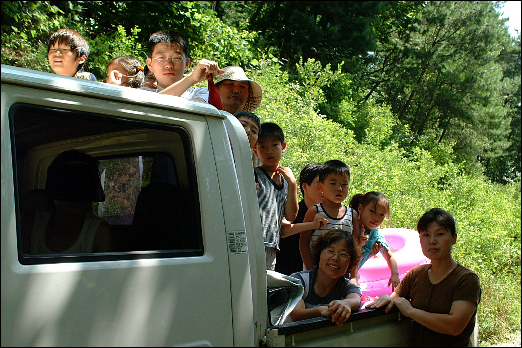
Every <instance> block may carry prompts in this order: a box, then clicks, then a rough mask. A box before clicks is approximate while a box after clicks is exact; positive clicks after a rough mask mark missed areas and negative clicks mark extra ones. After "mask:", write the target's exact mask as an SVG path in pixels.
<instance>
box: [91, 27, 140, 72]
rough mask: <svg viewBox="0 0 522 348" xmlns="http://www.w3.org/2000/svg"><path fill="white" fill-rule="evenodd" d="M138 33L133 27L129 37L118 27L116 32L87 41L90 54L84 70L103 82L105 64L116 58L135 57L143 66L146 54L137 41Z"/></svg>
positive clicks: (123, 29) (137, 29)
mask: <svg viewBox="0 0 522 348" xmlns="http://www.w3.org/2000/svg"><path fill="white" fill-rule="evenodd" d="M139 32H140V29H139V28H138V27H134V28H132V29H131V33H130V35H127V33H126V31H125V28H123V27H122V26H121V25H119V26H118V27H117V30H116V32H113V33H109V34H108V35H99V36H97V37H96V38H95V39H94V40H89V46H90V48H91V54H90V55H89V58H88V59H87V63H86V68H85V69H84V70H86V71H90V72H92V73H93V74H94V75H96V78H97V79H98V80H100V81H105V76H106V74H107V70H106V69H107V64H108V63H109V62H110V61H111V60H112V59H114V58H116V57H119V56H132V57H136V58H138V59H139V60H140V61H141V62H142V65H143V66H145V65H146V58H147V54H146V52H145V50H144V48H143V47H142V45H141V44H140V43H139V42H138V40H137V36H138V33H139Z"/></svg>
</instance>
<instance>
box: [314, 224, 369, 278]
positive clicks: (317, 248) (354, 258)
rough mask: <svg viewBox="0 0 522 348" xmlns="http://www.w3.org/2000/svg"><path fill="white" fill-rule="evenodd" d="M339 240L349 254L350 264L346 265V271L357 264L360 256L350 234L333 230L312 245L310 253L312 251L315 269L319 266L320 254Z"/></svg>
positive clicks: (325, 233)
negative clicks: (344, 243)
mask: <svg viewBox="0 0 522 348" xmlns="http://www.w3.org/2000/svg"><path fill="white" fill-rule="evenodd" d="M340 240H345V241H346V244H347V247H348V253H349V254H350V263H349V264H348V271H349V270H351V269H352V268H353V267H355V265H357V264H358V263H359V259H360V254H359V251H358V248H357V246H356V243H355V240H354V239H353V236H352V234H351V233H348V232H346V231H343V230H340V229H337V228H334V229H331V230H328V231H325V232H323V233H322V234H321V235H320V236H319V237H317V239H316V240H315V241H314V242H313V243H312V246H311V248H310V249H311V251H312V262H313V264H314V266H315V267H318V266H319V260H320V259H321V252H322V251H323V250H324V249H326V248H328V247H329V246H331V245H332V244H335V243H337V242H338V241H340Z"/></svg>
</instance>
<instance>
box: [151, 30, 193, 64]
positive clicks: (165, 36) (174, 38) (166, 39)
mask: <svg viewBox="0 0 522 348" xmlns="http://www.w3.org/2000/svg"><path fill="white" fill-rule="evenodd" d="M159 43H166V44H178V45H180V46H181V49H182V50H183V53H185V58H188V57H189V43H188V40H187V39H186V38H185V37H184V36H183V35H181V34H180V33H178V32H176V31H171V30H160V31H157V32H155V33H154V34H152V35H151V36H150V38H149V44H148V50H149V57H152V52H154V47H155V46H156V44H159Z"/></svg>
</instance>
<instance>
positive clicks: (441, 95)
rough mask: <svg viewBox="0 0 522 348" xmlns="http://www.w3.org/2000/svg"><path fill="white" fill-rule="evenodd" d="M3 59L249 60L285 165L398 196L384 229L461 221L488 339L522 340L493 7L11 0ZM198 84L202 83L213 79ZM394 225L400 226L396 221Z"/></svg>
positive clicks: (515, 170) (508, 132)
mask: <svg viewBox="0 0 522 348" xmlns="http://www.w3.org/2000/svg"><path fill="white" fill-rule="evenodd" d="M1 6H2V34H1V35H2V56H1V61H2V64H8V65H13V66H20V67H25V68H30V69H35V70H40V71H47V72H52V71H51V70H50V68H49V65H48V62H47V40H48V38H49V37H50V35H51V34H52V33H53V32H54V31H56V30H58V29H60V28H71V29H75V30H77V31H78V32H80V33H81V34H82V35H83V36H84V37H85V38H86V39H87V41H88V42H89V45H90V49H91V53H90V56H89V57H88V59H87V63H86V64H85V70H86V71H90V72H92V73H94V74H95V75H96V77H97V79H98V80H99V81H104V80H105V73H106V65H107V63H108V62H109V61H110V60H111V59H112V58H114V57H117V56H121V55H132V56H135V57H137V58H139V59H140V60H141V61H142V62H145V58H146V56H147V53H146V52H147V41H148V38H149V36H150V34H152V33H153V32H155V31H158V30H162V29H170V30H175V31H178V32H180V33H182V34H183V35H185V36H186V37H187V38H188V40H189V42H190V46H191V51H190V58H191V59H192V62H193V64H195V63H197V62H198V61H199V60H200V59H202V58H207V59H211V60H215V61H217V62H218V63H219V65H220V67H224V66H228V65H239V66H241V67H243V68H244V69H245V71H246V72H247V75H248V76H249V77H251V78H253V79H255V80H256V81H257V82H258V83H259V84H260V85H261V87H262V88H263V101H262V103H261V106H260V108H259V109H258V110H256V114H258V116H259V117H260V118H261V120H262V121H271V122H276V123H278V124H279V125H280V126H281V127H282V128H283V130H284V131H285V136H286V137H287V141H288V151H287V153H286V154H285V156H284V157H283V165H286V166H289V167H291V168H292V170H293V172H294V174H295V175H296V176H297V175H298V173H299V171H300V170H301V168H303V167H304V165H305V164H307V163H309V162H322V161H325V160H329V159H341V160H343V161H345V162H346V163H347V164H348V165H349V166H350V168H351V170H352V173H353V174H352V176H353V177H352V182H351V188H350V196H351V195H352V194H355V193H358V192H363V191H368V190H378V191H381V192H383V193H384V194H386V195H387V197H388V198H389V199H390V204H391V209H392V220H390V221H387V222H386V224H387V226H388V227H391V226H392V224H393V225H394V226H395V227H405V228H415V225H416V222H417V219H418V218H419V217H420V216H421V215H422V213H423V212H425V211H426V210H428V209H429V208H432V207H435V206H437V207H441V208H444V209H446V210H448V211H449V212H450V213H452V215H454V216H455V218H456V220H457V229H458V231H457V232H458V233H460V234H459V240H458V241H457V245H456V246H455V249H454V253H455V257H456V259H457V261H459V262H460V263H462V264H463V265H465V266H467V267H469V268H471V269H473V270H474V271H475V272H477V273H478V274H479V276H480V278H481V286H482V302H481V304H480V305H479V326H480V342H481V344H484V345H488V344H494V343H496V342H498V341H499V340H503V339H506V338H508V337H509V336H510V335H511V334H517V335H518V337H520V329H521V328H520V230H521V222H520V208H521V207H520V205H521V203H520V202H521V200H520V176H521V142H520V138H521V136H520V132H521V123H520V116H521V110H520V105H521V104H520V99H521V90H520V83H521V73H520V63H521V47H520V33H518V36H517V37H515V38H514V37H511V36H510V34H509V33H508V30H507V27H506V25H505V21H506V20H505V19H503V18H501V16H500V14H499V13H498V12H497V9H498V8H500V6H501V2H491V1H322V2H321V3H320V5H319V3H318V2H315V1H177V2H174V1H11V2H7V1H4V2H2V5H1ZM202 85H205V83H203V84H202ZM392 222H393V223H392Z"/></svg>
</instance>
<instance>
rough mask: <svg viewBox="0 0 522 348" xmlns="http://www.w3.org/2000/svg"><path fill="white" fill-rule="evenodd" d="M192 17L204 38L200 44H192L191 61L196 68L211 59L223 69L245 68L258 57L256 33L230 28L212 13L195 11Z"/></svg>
mask: <svg viewBox="0 0 522 348" xmlns="http://www.w3.org/2000/svg"><path fill="white" fill-rule="evenodd" d="M190 17H191V19H192V21H193V22H194V23H198V24H197V26H196V27H195V28H197V29H198V31H199V32H200V33H201V34H200V35H201V37H202V39H201V41H199V42H198V43H197V44H195V45H194V44H192V53H191V58H192V60H193V62H194V64H197V62H199V61H200V60H201V59H203V58H207V59H212V60H214V61H216V62H218V64H219V65H220V66H229V65H237V66H243V67H245V65H246V62H252V61H254V60H255V57H257V56H258V52H257V50H256V49H255V48H254V41H255V39H256V38H257V33H256V32H250V31H247V30H240V29H237V28H235V27H231V26H228V25H226V24H224V23H223V22H222V21H221V20H220V19H219V18H216V17H215V15H214V13H213V12H212V11H211V10H206V11H205V12H204V13H199V12H197V11H195V10H192V11H190ZM208 38H212V39H210V40H209V39H208Z"/></svg>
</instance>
